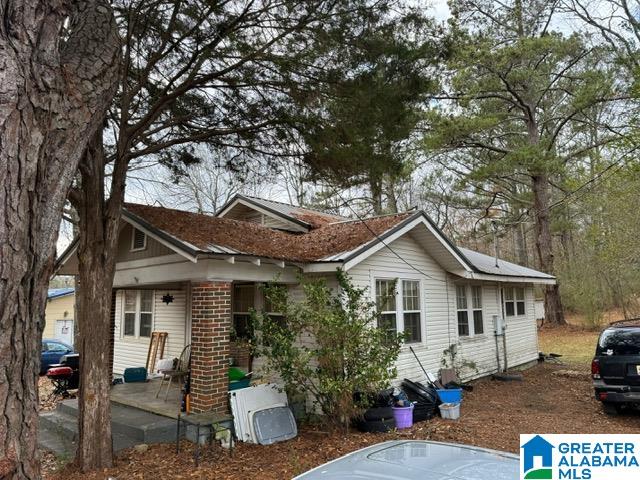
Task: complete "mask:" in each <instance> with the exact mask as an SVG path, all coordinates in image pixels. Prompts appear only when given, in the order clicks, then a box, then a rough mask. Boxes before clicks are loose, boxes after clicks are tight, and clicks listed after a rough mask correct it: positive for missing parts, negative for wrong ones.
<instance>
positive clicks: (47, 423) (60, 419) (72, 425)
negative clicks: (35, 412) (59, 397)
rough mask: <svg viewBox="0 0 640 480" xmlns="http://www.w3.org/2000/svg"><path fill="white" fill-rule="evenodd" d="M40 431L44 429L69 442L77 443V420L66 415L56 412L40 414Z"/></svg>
mask: <svg viewBox="0 0 640 480" xmlns="http://www.w3.org/2000/svg"><path fill="white" fill-rule="evenodd" d="M40 429H46V430H48V431H49V432H51V433H53V434H55V435H57V436H59V437H62V438H64V439H65V440H68V441H70V442H77V441H78V420H77V418H76V417H74V416H72V415H69V414H68V413H64V412H60V411H57V410H54V411H52V412H44V413H41V414H40Z"/></svg>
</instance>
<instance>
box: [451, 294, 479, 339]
mask: <svg viewBox="0 0 640 480" xmlns="http://www.w3.org/2000/svg"><path fill="white" fill-rule="evenodd" d="M456 312H457V320H458V336H460V337H469V336H473V335H481V334H483V333H484V318H483V315H482V287H481V286H480V285H456Z"/></svg>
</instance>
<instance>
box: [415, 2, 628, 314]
mask: <svg viewBox="0 0 640 480" xmlns="http://www.w3.org/2000/svg"><path fill="white" fill-rule="evenodd" d="M555 5H556V2H549V1H544V0H530V1H525V0H512V1H508V2H500V3H496V2H492V1H488V0H487V1H485V0H477V1H476V0H469V1H459V2H454V3H453V4H452V8H453V14H454V20H453V22H452V25H453V29H454V33H455V38H456V41H455V46H454V49H453V50H454V52H455V53H454V55H453V57H452V59H451V62H450V64H449V65H450V68H451V72H452V75H451V78H450V84H449V89H450V91H449V92H448V94H447V96H446V99H447V100H449V101H450V103H448V104H447V103H444V104H443V106H442V108H441V109H440V110H439V111H438V112H437V113H436V114H434V115H432V116H431V122H432V125H431V126H432V131H431V132H430V134H429V135H428V136H427V139H426V144H427V148H429V149H444V150H445V151H446V152H449V153H450V155H449V156H447V157H443V158H444V159H445V160H444V162H445V163H447V162H450V164H449V165H448V166H449V167H450V168H452V169H454V170H456V171H457V172H458V173H459V175H460V177H461V179H462V185H473V188H474V189H475V193H479V194H480V195H482V196H484V197H485V198H487V199H488V201H487V211H488V209H489V208H490V207H492V206H493V205H494V204H495V203H496V202H500V201H502V202H505V203H507V204H510V205H511V208H515V209H517V210H524V211H525V212H528V213H529V214H530V215H531V216H532V217H533V221H534V225H535V235H534V237H535V246H536V252H537V257H538V264H539V268H540V269H541V270H543V271H545V272H548V273H554V270H555V265H554V247H553V242H552V208H553V207H554V206H555V205H556V202H554V201H553V199H552V184H553V183H554V180H558V178H562V177H563V176H564V174H565V172H567V171H569V170H570V169H571V168H572V167H571V166H572V165H574V164H576V163H578V162H581V161H584V160H585V159H586V158H587V157H588V155H589V154H590V152H591V151H593V150H594V149H596V148H606V147H607V146H610V145H612V144H613V143H614V142H616V141H619V140H620V139H621V138H622V135H623V133H624V122H622V116H620V115H619V113H618V112H616V111H615V107H616V100H617V99H618V98H619V95H618V94H617V92H616V90H615V88H616V87H615V84H614V80H613V78H614V75H613V74H612V72H611V71H609V63H608V62H607V60H608V57H607V56H606V55H605V52H603V51H602V49H599V48H597V47H593V46H590V45H589V44H588V43H587V42H586V41H585V39H584V38H583V37H582V36H581V35H579V34H578V33H574V34H572V35H564V34H562V33H560V32H554V31H553V30H552V29H551V25H553V21H554V18H555V17H554V15H555ZM596 106H598V107H599V108H601V109H602V110H601V111H602V115H600V116H597V117H594V116H592V115H590V114H589V113H590V110H591V109H593V108H594V107H596ZM593 129H595V130H598V131H600V132H602V134H601V135H599V136H598V137H597V139H596V140H594V139H593V136H591V135H588V134H587V132H590V131H591V130H593ZM560 202H561V201H560ZM545 312H546V317H547V319H548V320H549V321H550V322H551V323H556V324H562V323H564V314H563V309H562V301H561V298H560V291H559V287H558V286H557V285H554V286H547V287H546V288H545Z"/></svg>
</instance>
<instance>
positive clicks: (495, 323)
mask: <svg viewBox="0 0 640 480" xmlns="http://www.w3.org/2000/svg"><path fill="white" fill-rule="evenodd" d="M493 337H494V338H495V339H496V365H498V373H500V343H499V342H498V315H494V316H493Z"/></svg>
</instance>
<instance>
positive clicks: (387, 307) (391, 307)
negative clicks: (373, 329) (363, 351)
mask: <svg viewBox="0 0 640 480" xmlns="http://www.w3.org/2000/svg"><path fill="white" fill-rule="evenodd" d="M376 305H377V306H378V327H380V328H383V329H385V330H389V331H392V332H397V331H398V319H397V315H398V312H397V310H396V281H395V280H376Z"/></svg>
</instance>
